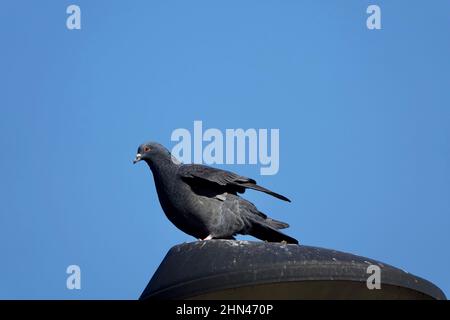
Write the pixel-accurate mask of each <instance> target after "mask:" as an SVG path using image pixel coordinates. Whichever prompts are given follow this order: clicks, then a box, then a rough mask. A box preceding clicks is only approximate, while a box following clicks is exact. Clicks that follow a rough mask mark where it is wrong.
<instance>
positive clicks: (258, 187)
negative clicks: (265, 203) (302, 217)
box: [239, 183, 291, 202]
mask: <svg viewBox="0 0 450 320" xmlns="http://www.w3.org/2000/svg"><path fill="white" fill-rule="evenodd" d="M239 185H240V186H242V187H244V188H248V189H253V190H257V191H261V192H264V193H267V194H270V195H271V196H273V197H275V198H278V199H281V200H284V201H287V202H291V200H289V199H288V198H286V197H285V196H283V195H281V194H279V193H276V192H273V191H270V190H269V189H266V188H264V187H261V186H259V185H257V184H254V183H241V184H239Z"/></svg>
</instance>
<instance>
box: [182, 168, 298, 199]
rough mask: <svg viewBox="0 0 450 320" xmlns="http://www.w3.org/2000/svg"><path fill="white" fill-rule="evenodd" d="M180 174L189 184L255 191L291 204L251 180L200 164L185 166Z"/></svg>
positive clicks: (240, 191)
mask: <svg viewBox="0 0 450 320" xmlns="http://www.w3.org/2000/svg"><path fill="white" fill-rule="evenodd" d="M178 174H179V175H180V176H181V178H182V179H183V180H184V181H186V182H187V183H188V184H192V183H196V182H198V183H207V184H208V185H209V187H212V186H214V185H215V186H216V188H217V189H220V190H223V191H227V192H229V193H244V192H245V189H253V190H257V191H261V192H264V193H267V194H270V195H271V196H274V197H275V198H278V199H281V200H284V201H288V202H291V201H290V200H289V199H288V198H286V197H285V196H282V195H281V194H278V193H276V192H273V191H271V190H269V189H266V188H264V187H261V186H260V185H258V184H257V183H256V181H255V180H253V179H251V178H247V177H244V176H240V175H238V174H235V173H233V172H230V171H226V170H220V169H216V168H212V167H208V166H204V165H200V164H185V165H182V166H181V167H180V168H179V170H178Z"/></svg>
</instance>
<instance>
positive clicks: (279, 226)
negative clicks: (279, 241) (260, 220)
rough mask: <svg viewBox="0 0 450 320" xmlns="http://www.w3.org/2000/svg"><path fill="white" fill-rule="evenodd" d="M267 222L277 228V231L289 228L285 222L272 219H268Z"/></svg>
mask: <svg viewBox="0 0 450 320" xmlns="http://www.w3.org/2000/svg"><path fill="white" fill-rule="evenodd" d="M264 222H266V223H267V224H268V225H269V226H271V227H273V228H275V229H285V228H289V224H287V223H286V222H283V221H278V220H275V219H272V218H267V219H266V221H264Z"/></svg>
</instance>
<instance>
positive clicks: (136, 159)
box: [133, 153, 142, 164]
mask: <svg viewBox="0 0 450 320" xmlns="http://www.w3.org/2000/svg"><path fill="white" fill-rule="evenodd" d="M141 157H142V155H141V154H140V153H138V154H137V155H136V158H135V159H134V160H133V164H135V163H137V162H139V161H141Z"/></svg>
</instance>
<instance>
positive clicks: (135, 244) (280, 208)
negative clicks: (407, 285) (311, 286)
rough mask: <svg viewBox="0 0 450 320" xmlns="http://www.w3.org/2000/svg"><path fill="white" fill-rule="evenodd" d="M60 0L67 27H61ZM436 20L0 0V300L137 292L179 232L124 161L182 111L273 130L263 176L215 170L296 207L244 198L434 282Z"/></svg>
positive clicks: (442, 17) (443, 241)
mask: <svg viewBox="0 0 450 320" xmlns="http://www.w3.org/2000/svg"><path fill="white" fill-rule="evenodd" d="M72 3H75V4H77V5H79V6H80V7H81V12H82V17H81V19H82V29H81V30H73V31H70V30H68V29H67V28H66V18H67V16H68V15H67V14H66V8H67V6H68V5H70V4H72ZM373 3H374V4H378V5H380V6H381V9H382V30H379V31H370V30H368V29H367V28H366V18H367V16H368V15H367V14H366V8H367V6H368V5H369V4H373ZM449 31H450V2H448V1H444V0H442V1H438V0H435V1H433V4H432V5H431V4H429V2H428V1H370V2H369V1H356V0H355V1H345V2H343V1H317V0H315V1H313V0H311V1H283V2H280V1H87V0H77V1H75V2H70V1H12V0H10V1H2V4H1V10H0V40H1V50H0V55H1V56H0V57H1V59H0V90H1V94H0V106H1V117H0V150H1V153H0V176H1V183H0V199H1V202H0V228H1V229H0V252H1V264H0V280H1V281H0V298H31V299H34V298H41V299H46V298H55V299H59V298H61V299H71V298H74V299H75V298H81V299H91V298H100V299H102V298H127V299H135V298H137V297H139V295H140V293H141V291H142V290H143V289H144V287H145V285H146V284H147V282H148V280H149V279H150V277H151V275H152V274H153V272H154V271H155V269H156V268H157V266H158V265H159V262H160V261H161V260H162V258H163V257H164V255H165V253H166V252H167V250H168V249H169V248H170V247H171V246H173V245H175V244H177V243H180V242H184V241H193V240H194V239H193V238H191V237H189V236H187V235H185V234H183V233H182V232H180V231H178V230H177V229H176V228H175V227H173V226H172V225H171V224H170V222H169V221H168V220H167V219H166V218H165V216H164V215H163V213H162V211H161V208H160V206H159V203H158V200H157V198H156V194H155V189H154V185H153V178H152V176H151V174H150V172H149V170H148V168H147V167H146V166H145V165H144V164H143V163H141V164H139V165H136V166H133V165H132V164H131V160H132V159H133V157H134V155H135V153H136V149H137V147H138V145H139V144H140V143H142V142H144V141H147V140H156V141H159V142H161V143H163V144H164V145H166V146H168V147H172V146H173V145H174V143H173V142H171V141H170V134H171V133H172V130H174V129H176V128H187V129H189V130H192V128H193V121H194V120H202V121H203V125H204V127H205V129H206V128H219V129H221V130H225V129H226V128H240V127H242V128H279V129H280V139H281V145H280V171H279V173H278V174H277V175H275V176H259V166H254V165H227V166H221V167H222V168H226V169H231V170H233V171H236V172H239V173H241V174H244V175H248V176H251V177H254V178H256V179H257V180H258V182H260V183H261V184H262V185H264V186H266V187H269V188H272V189H274V190H275V191H277V192H280V193H282V194H285V195H286V196H288V197H290V198H291V199H292V200H293V202H292V203H291V204H288V203H284V202H282V201H278V200H276V199H274V198H271V197H268V196H266V195H263V194H257V193H255V192H251V191H250V192H248V193H247V194H246V197H247V198H248V199H250V200H251V201H252V202H254V203H255V204H256V205H257V206H258V207H259V208H260V209H261V210H262V211H264V212H267V213H270V215H271V216H273V217H274V218H277V219H281V220H284V221H287V222H289V223H290V224H291V228H290V229H288V233H289V234H291V235H292V236H295V237H297V238H298V239H299V240H300V241H301V243H303V244H308V245H315V246H322V247H328V248H334V249H337V250H343V251H347V252H351V253H355V254H360V255H363V256H367V257H370V258H373V259H378V260H381V261H384V262H386V263H389V264H393V265H395V266H397V267H400V268H403V269H405V270H407V271H409V272H411V273H414V274H417V275H419V276H422V277H424V278H426V279H428V280H431V281H433V282H434V283H435V284H437V285H438V286H440V287H441V288H442V289H443V290H444V291H445V292H446V293H447V294H449V293H450V278H449V276H448V272H449V263H450V251H449V250H448V245H449V244H450V234H449V227H450V216H449V213H450V197H449V194H450V165H449V164H450V162H449V160H450V139H449V136H450V126H449V121H450V90H449V84H450V81H449V75H450V59H449V57H450V39H449V37H448V35H449ZM70 264H77V265H79V266H80V267H81V271H82V289H81V290H72V291H70V290H67V289H66V278H67V274H66V268H67V266H68V265H70Z"/></svg>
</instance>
